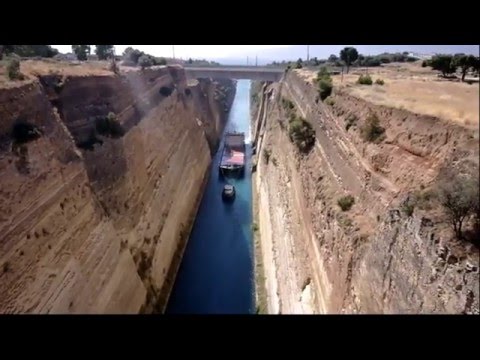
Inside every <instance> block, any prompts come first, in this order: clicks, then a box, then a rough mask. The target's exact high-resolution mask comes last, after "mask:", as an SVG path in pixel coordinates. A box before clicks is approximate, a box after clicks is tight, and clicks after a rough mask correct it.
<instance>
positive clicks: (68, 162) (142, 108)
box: [0, 67, 235, 313]
mask: <svg viewBox="0 0 480 360" xmlns="http://www.w3.org/2000/svg"><path fill="white" fill-rule="evenodd" d="M218 91H222V92H223V94H224V96H221V97H218V96H217V98H214V94H215V93H217V92H218ZM234 92H235V89H234V83H233V82H228V81H225V82H223V83H222V86H221V89H220V85H219V83H215V82H212V81H205V82H204V84H203V86H202V87H198V86H189V85H188V84H187V81H186V77H185V73H184V71H183V69H182V68H179V67H161V68H152V69H147V70H145V71H131V72H128V73H124V74H122V75H120V76H90V77H65V78H61V77H59V76H41V77H39V81H36V82H32V83H29V84H27V85H24V86H22V87H20V88H14V89H1V90H0V119H1V120H0V121H1V123H0V183H1V184H2V186H1V188H0V214H1V215H0V230H1V231H0V265H1V268H0V278H1V280H0V294H1V295H0V312H1V313H138V312H161V311H163V308H164V306H165V304H166V301H167V299H168V295H169V292H170V289H171V286H172V284H173V280H174V277H175V275H176V271H177V268H178V265H179V262H180V258H181V255H182V253H183V249H184V246H185V243H186V240H187V239H188V235H189V232H190V228H191V225H192V222H193V219H194V217H195V214H196V210H197V207H198V203H199V200H200V198H201V195H202V192H203V185H204V181H205V176H206V174H207V173H208V168H209V166H210V162H211V153H210V150H211V149H212V148H214V147H215V146H216V144H217V143H218V138H219V136H220V135H221V132H222V131H223V125H224V124H225V122H226V119H227V111H228V109H229V108H230V106H231V103H232V100H233V94H234ZM226 110H227V111H226ZM109 113H112V114H114V115H115V120H114V122H115V123H114V125H115V129H120V130H121V131H118V132H111V133H109V132H108V131H107V132H106V133H105V129H104V128H103V131H102V128H101V126H102V124H103V125H104V124H105V121H106V120H105V119H106V118H107V115H108V114H109ZM102 121H103V122H102ZM19 122H21V123H28V124H29V126H30V127H31V128H33V129H34V131H35V132H36V133H37V134H40V135H39V136H36V137H34V138H30V139H28V140H27V141H24V140H22V139H20V140H19V139H18V138H16V137H15V136H12V134H14V133H12V129H13V128H14V127H15V124H18V123H19ZM107 124H110V123H107ZM99 126H100V127H99ZM108 129H110V128H107V130H108ZM206 129H209V130H208V131H207V130H206ZM207 133H208V134H207Z"/></svg>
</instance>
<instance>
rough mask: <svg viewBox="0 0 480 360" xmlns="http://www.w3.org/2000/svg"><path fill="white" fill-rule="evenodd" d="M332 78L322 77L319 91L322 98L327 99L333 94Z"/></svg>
mask: <svg viewBox="0 0 480 360" xmlns="http://www.w3.org/2000/svg"><path fill="white" fill-rule="evenodd" d="M332 88H333V85H332V80H331V79H325V78H324V79H321V80H320V81H319V82H318V93H319V95H320V99H322V101H323V100H325V99H326V98H327V97H329V96H330V95H331V94H332Z"/></svg>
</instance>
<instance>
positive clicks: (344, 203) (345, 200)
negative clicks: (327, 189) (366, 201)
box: [337, 195, 355, 211]
mask: <svg viewBox="0 0 480 360" xmlns="http://www.w3.org/2000/svg"><path fill="white" fill-rule="evenodd" d="M354 203H355V199H354V198H353V196H352V195H347V196H342V197H341V198H340V199H338V201H337V204H338V206H340V209H342V211H348V210H350V209H351V208H352V206H353V204H354Z"/></svg>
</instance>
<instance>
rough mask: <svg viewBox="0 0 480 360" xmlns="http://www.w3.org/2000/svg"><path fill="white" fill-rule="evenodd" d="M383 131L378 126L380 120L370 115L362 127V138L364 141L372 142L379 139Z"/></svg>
mask: <svg viewBox="0 0 480 360" xmlns="http://www.w3.org/2000/svg"><path fill="white" fill-rule="evenodd" d="M384 133H385V129H384V128H383V127H381V126H380V120H378V117H377V115H376V114H374V113H373V114H370V115H369V116H368V117H367V120H366V121H365V125H364V126H363V127H362V137H363V140H364V141H368V142H374V141H377V140H380V139H381V136H382V135H383V134H384Z"/></svg>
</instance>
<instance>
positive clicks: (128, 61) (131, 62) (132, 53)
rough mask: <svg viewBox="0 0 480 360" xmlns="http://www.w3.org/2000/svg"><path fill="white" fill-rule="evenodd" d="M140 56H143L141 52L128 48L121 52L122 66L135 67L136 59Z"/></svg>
mask: <svg viewBox="0 0 480 360" xmlns="http://www.w3.org/2000/svg"><path fill="white" fill-rule="evenodd" d="M142 55H145V54H144V52H143V51H140V50H137V49H134V48H132V47H128V48H126V49H125V51H124V52H123V55H122V56H123V64H124V65H127V66H136V65H137V64H138V59H140V57H141V56H142Z"/></svg>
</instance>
